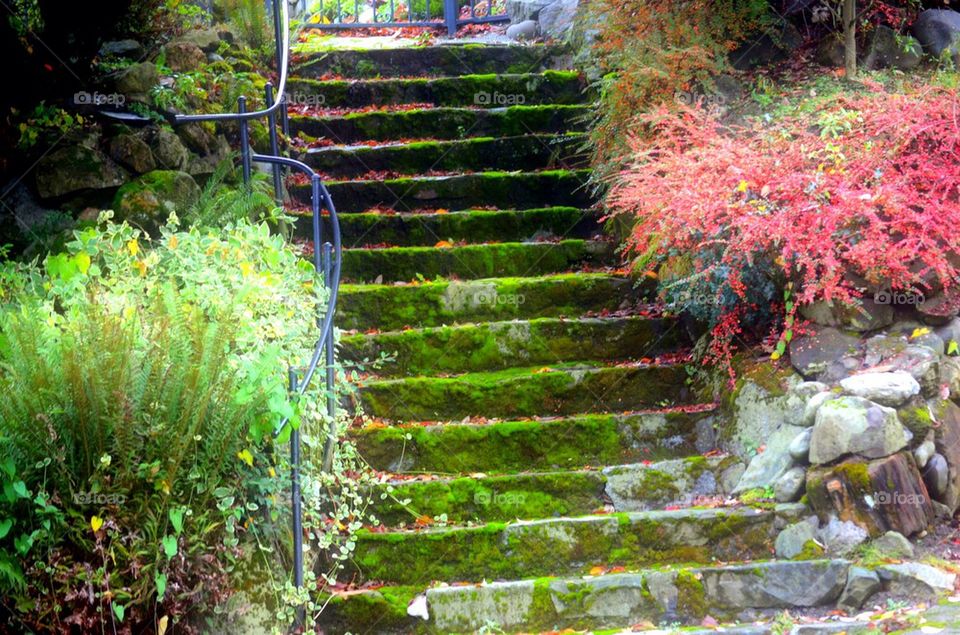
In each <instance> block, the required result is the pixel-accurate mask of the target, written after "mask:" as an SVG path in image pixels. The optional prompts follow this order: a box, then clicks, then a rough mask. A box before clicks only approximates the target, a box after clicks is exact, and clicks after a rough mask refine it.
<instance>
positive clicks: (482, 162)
mask: <svg viewBox="0 0 960 635" xmlns="http://www.w3.org/2000/svg"><path fill="white" fill-rule="evenodd" d="M302 158H303V160H304V161H305V162H306V163H307V164H308V165H310V166H311V167H312V168H313V169H315V170H317V171H318V172H320V173H322V174H326V175H328V177H331V178H338V179H350V178H360V177H362V176H364V175H366V174H368V173H370V172H380V171H389V172H395V173H398V174H424V173H427V172H430V171H431V170H436V171H441V172H456V171H480V170H492V169H496V170H531V169H558V168H559V169H568V170H569V169H574V168H584V167H587V164H588V163H589V161H588V159H587V157H586V155H585V154H584V152H583V139H582V138H581V137H580V136H573V135H568V136H550V135H542V136H540V135H528V136H526V137H509V138H503V139H480V140H473V141H458V142H448V141H440V142H438V141H424V142H417V143H410V144H407V145H403V146H390V147H381V148H376V147H373V148H370V147H356V148H349V149H338V148H329V149H328V148H324V149H321V150H316V151H312V152H309V153H308V154H306V156H305V157H302Z"/></svg>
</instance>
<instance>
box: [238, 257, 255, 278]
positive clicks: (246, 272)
mask: <svg viewBox="0 0 960 635" xmlns="http://www.w3.org/2000/svg"><path fill="white" fill-rule="evenodd" d="M240 273H242V274H243V277H244V278H249V277H250V274H252V273H253V264H252V263H250V262H248V261H246V260H244V261H243V262H241V263H240Z"/></svg>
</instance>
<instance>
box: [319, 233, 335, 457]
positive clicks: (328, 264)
mask: <svg viewBox="0 0 960 635" xmlns="http://www.w3.org/2000/svg"><path fill="white" fill-rule="evenodd" d="M322 260H323V285H324V287H326V288H327V289H329V288H330V287H331V283H332V281H333V245H331V244H330V243H323V258H322ZM327 310H328V311H332V310H334V309H333V307H329V308H328V309H327ZM324 347H325V348H326V351H325V352H326V356H327V358H326V371H327V372H326V380H327V386H326V389H327V417H329V419H330V422H329V426H330V427H329V429H328V430H327V441H326V443H325V444H324V446H323V469H324V471H325V472H331V471H333V450H334V441H335V434H336V430H337V422H336V415H337V400H336V396H335V393H334V381H335V380H336V368H335V366H334V364H335V359H334V353H335V352H336V351H335V350H334V338H333V329H330V331H329V332H328V333H327V341H326V342H325V343H324Z"/></svg>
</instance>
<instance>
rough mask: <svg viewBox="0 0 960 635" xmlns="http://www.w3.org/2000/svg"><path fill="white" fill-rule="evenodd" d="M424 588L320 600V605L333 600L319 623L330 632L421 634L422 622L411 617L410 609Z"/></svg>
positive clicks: (395, 589) (398, 588)
mask: <svg viewBox="0 0 960 635" xmlns="http://www.w3.org/2000/svg"><path fill="white" fill-rule="evenodd" d="M421 592H422V589H421V588H420V587H412V586H403V587H383V588H381V589H378V590H376V591H370V592H367V593H359V594H355V595H351V596H349V597H342V596H333V597H332V598H328V597H326V596H320V597H318V598H317V599H318V601H319V602H320V603H323V602H325V601H326V600H327V599H329V600H330V603H329V605H328V606H327V608H326V609H325V610H324V611H323V612H322V613H321V614H320V620H319V624H320V625H321V626H324V627H326V629H328V630H329V631H330V632H338V633H345V632H348V631H353V632H360V633H369V632H377V633H419V632H423V629H422V621H421V620H418V619H416V618H412V617H410V616H409V615H407V607H408V606H409V605H410V602H411V601H413V598H414V597H416V595H417V594H418V593H421Z"/></svg>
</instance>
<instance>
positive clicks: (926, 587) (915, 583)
mask: <svg viewBox="0 0 960 635" xmlns="http://www.w3.org/2000/svg"><path fill="white" fill-rule="evenodd" d="M877 575H879V576H880V580H881V581H882V582H883V586H884V587H885V590H886V591H888V592H889V593H891V594H893V595H897V596H904V597H909V598H911V599H914V600H916V599H918V598H926V599H933V598H935V597H937V596H938V595H940V594H941V593H951V592H953V588H954V584H955V583H956V580H957V576H956V575H955V574H953V573H947V572H946V571H941V570H940V569H938V568H936V567H932V566H930V565H928V564H922V563H920V562H904V563H902V564H885V565H882V566H880V567H878V568H877Z"/></svg>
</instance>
